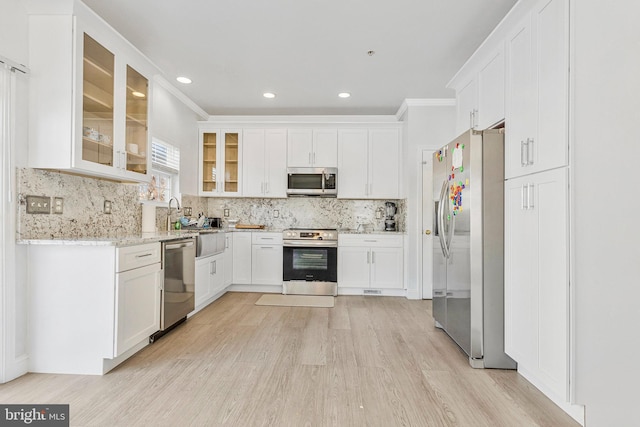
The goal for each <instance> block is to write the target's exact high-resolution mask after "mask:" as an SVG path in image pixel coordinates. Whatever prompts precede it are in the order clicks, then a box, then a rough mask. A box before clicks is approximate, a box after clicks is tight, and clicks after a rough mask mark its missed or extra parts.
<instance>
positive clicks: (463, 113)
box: [456, 80, 478, 135]
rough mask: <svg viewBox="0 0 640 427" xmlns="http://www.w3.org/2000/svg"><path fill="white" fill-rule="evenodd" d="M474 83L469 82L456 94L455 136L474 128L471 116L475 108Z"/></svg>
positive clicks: (475, 91) (475, 93) (475, 92)
mask: <svg viewBox="0 0 640 427" xmlns="http://www.w3.org/2000/svg"><path fill="white" fill-rule="evenodd" d="M476 100H477V88H476V81H475V80H471V81H469V82H468V83H467V84H466V85H465V86H464V87H463V88H462V89H460V90H459V91H457V92H456V104H457V107H456V114H457V116H456V117H457V118H456V135H460V134H461V133H463V132H464V131H467V130H469V129H471V128H474V127H475V126H474V117H473V114H474V113H475V112H476V109H477V108H478V107H477V101H476Z"/></svg>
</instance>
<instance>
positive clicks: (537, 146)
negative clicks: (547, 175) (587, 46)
mask: <svg viewBox="0 0 640 427" xmlns="http://www.w3.org/2000/svg"><path fill="white" fill-rule="evenodd" d="M568 4H569V2H568V0H543V1H540V2H538V3H537V4H536V6H535V7H534V9H533V10H532V11H531V13H530V14H528V15H527V16H526V17H525V18H524V19H523V20H521V21H520V22H519V24H518V25H516V26H514V28H513V30H512V31H511V32H510V33H509V36H508V38H507V55H506V56H507V89H506V112H505V113H506V121H505V124H506V132H505V135H506V145H505V176H506V177H507V178H513V177H517V176H522V175H526V174H530V173H535V172H540V171H544V170H548V169H553V168H556V167H561V166H566V165H568V159H569V157H568V124H569V116H568V105H569V103H568V84H569V13H568V7H569V6H568Z"/></svg>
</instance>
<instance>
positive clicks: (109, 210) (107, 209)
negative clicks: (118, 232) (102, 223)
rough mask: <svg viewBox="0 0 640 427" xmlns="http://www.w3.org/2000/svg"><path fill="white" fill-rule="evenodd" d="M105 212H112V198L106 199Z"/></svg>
mask: <svg viewBox="0 0 640 427" xmlns="http://www.w3.org/2000/svg"><path fill="white" fill-rule="evenodd" d="M104 213H106V214H110V213H111V200H105V201H104Z"/></svg>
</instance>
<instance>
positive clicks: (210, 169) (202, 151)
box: [198, 126, 242, 197]
mask: <svg viewBox="0 0 640 427" xmlns="http://www.w3.org/2000/svg"><path fill="white" fill-rule="evenodd" d="M199 133H200V146H199V153H198V158H199V159H200V162H199V168H198V181H199V183H200V184H199V185H200V188H199V195H200V196H220V197H239V196H242V185H241V184H242V182H241V181H242V162H241V158H242V155H241V154H242V131H241V130H239V129H213V128H210V127H209V126H201V128H200V132H199Z"/></svg>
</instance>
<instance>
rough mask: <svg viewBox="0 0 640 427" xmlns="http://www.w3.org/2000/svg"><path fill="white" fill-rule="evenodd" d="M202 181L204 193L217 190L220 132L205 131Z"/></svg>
mask: <svg viewBox="0 0 640 427" xmlns="http://www.w3.org/2000/svg"><path fill="white" fill-rule="evenodd" d="M200 158H201V159H202V164H201V167H202V178H201V179H202V181H201V191H202V192H203V193H215V192H216V191H217V176H218V134H217V133H216V132H205V133H203V134H202V155H201V156H200Z"/></svg>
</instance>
